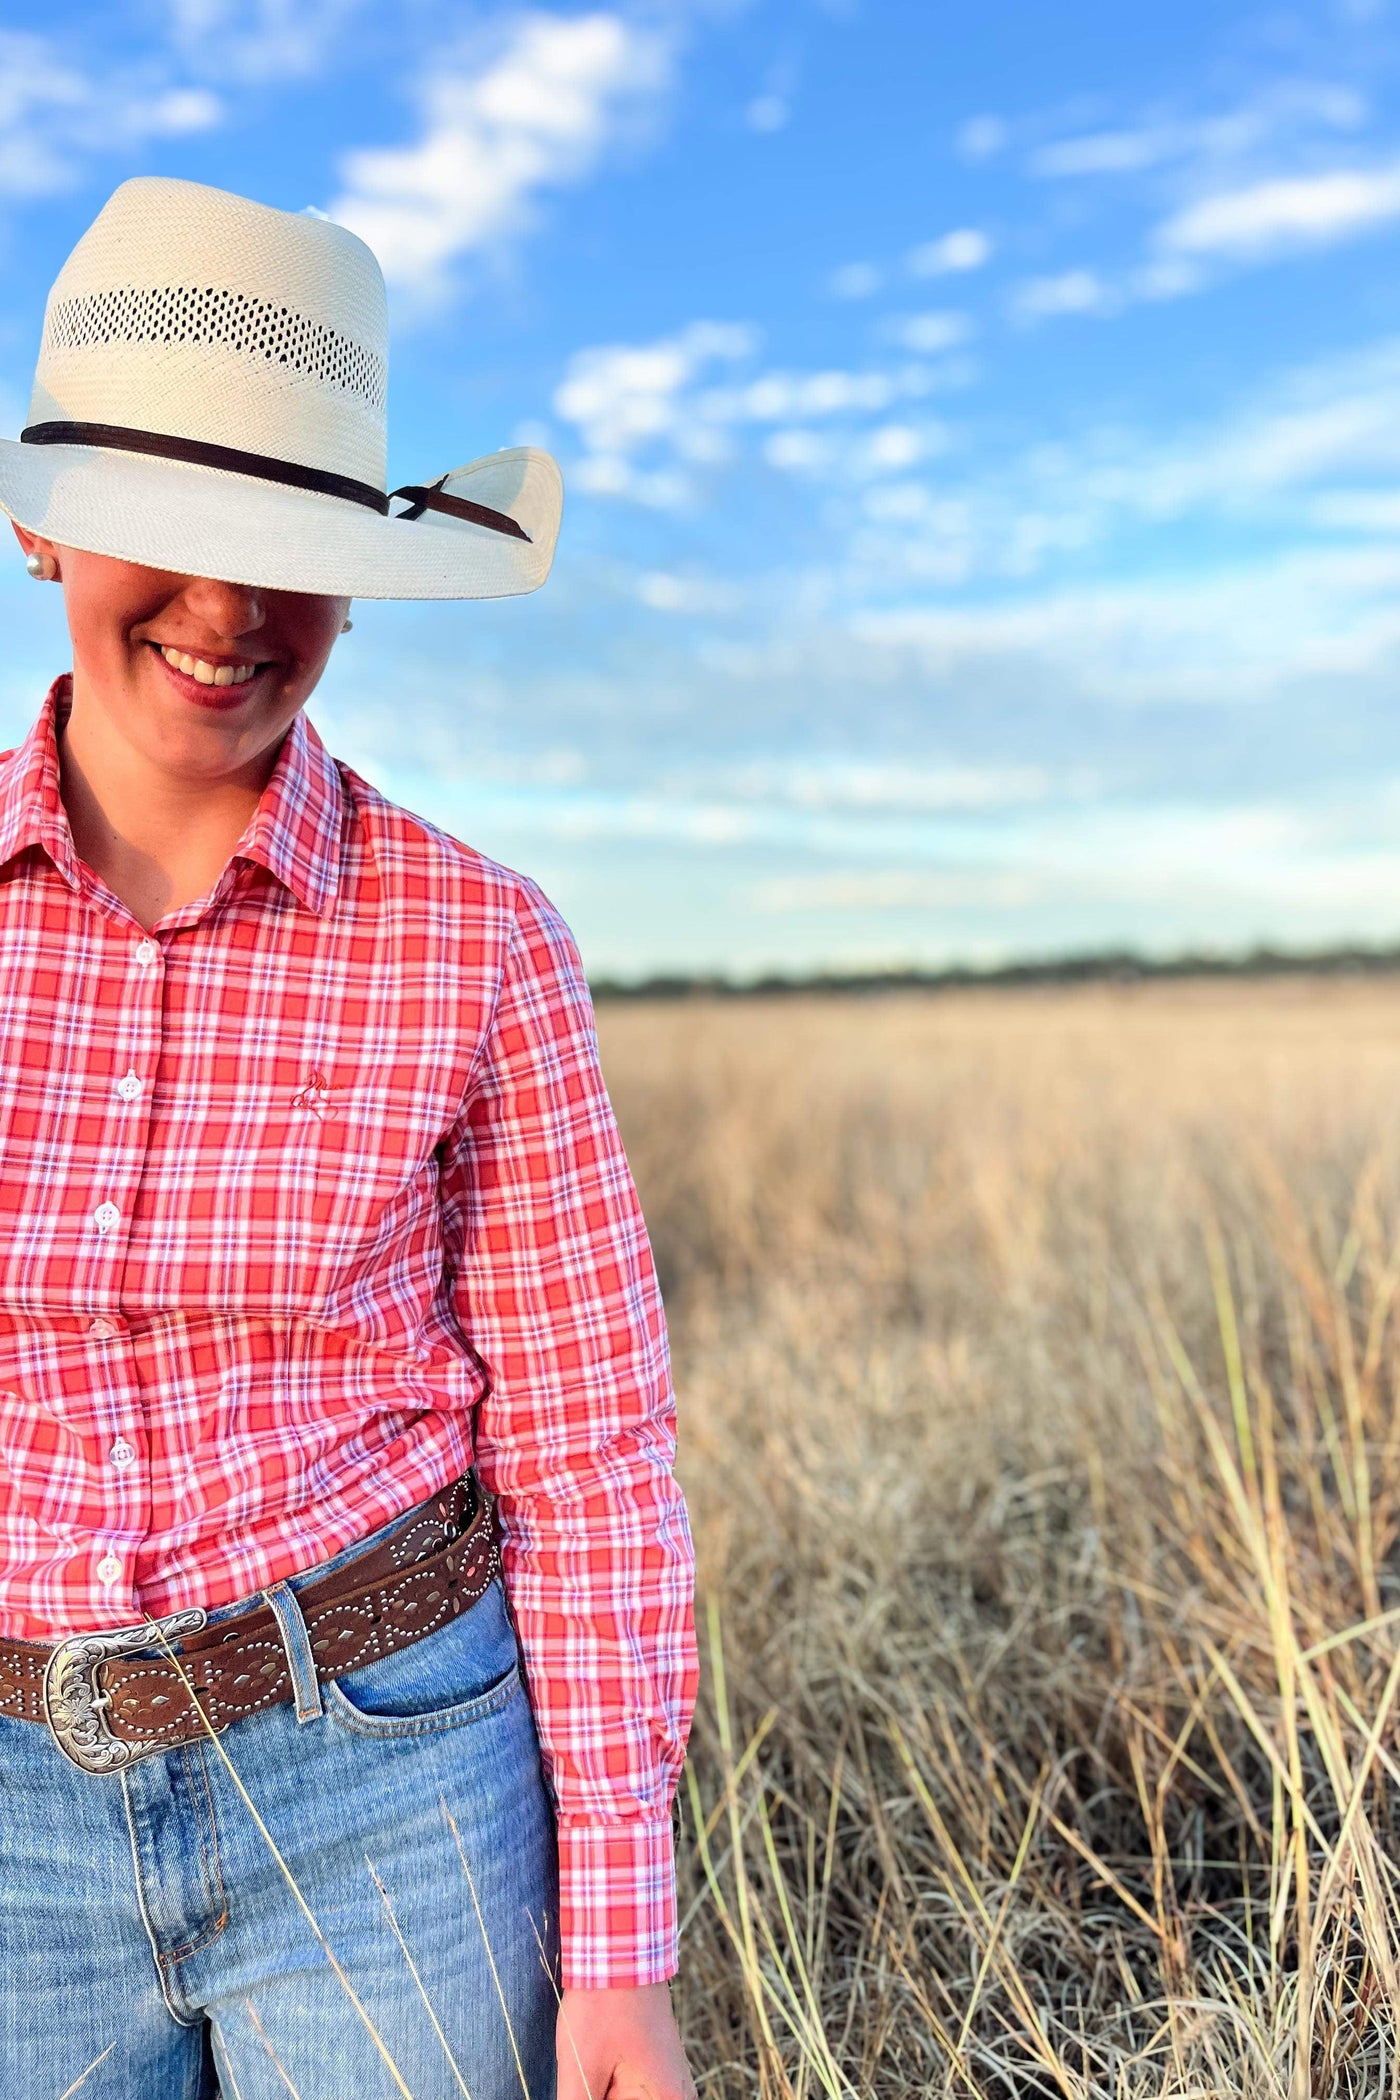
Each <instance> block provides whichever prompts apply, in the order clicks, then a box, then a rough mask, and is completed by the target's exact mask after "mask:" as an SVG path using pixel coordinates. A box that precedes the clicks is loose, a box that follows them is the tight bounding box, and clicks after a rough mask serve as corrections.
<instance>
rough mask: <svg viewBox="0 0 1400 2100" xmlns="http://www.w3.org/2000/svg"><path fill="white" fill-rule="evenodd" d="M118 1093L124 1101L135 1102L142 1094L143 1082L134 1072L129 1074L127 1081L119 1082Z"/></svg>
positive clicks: (121, 1080)
mask: <svg viewBox="0 0 1400 2100" xmlns="http://www.w3.org/2000/svg"><path fill="white" fill-rule="evenodd" d="M117 1092H118V1093H119V1094H120V1095H121V1097H122V1099H123V1101H134V1100H135V1099H136V1098H137V1096H138V1094H139V1093H140V1092H141V1082H140V1080H139V1079H138V1078H137V1076H136V1074H135V1073H134V1072H128V1073H127V1075H126V1077H125V1079H119V1080H118V1081H117Z"/></svg>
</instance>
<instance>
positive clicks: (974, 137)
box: [955, 116, 1010, 160]
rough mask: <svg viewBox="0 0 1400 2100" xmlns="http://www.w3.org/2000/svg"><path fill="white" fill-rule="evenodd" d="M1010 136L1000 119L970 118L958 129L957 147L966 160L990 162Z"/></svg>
mask: <svg viewBox="0 0 1400 2100" xmlns="http://www.w3.org/2000/svg"><path fill="white" fill-rule="evenodd" d="M1009 136H1010V134H1009V132H1008V130H1007V127H1006V125H1005V123H1004V122H1003V120H1002V119H1001V118H1000V117H991V116H980V117H969V118H968V120H967V122H966V123H965V124H962V125H960V126H959V127H958V133H957V138H956V141H955V143H956V146H957V149H958V152H959V153H960V154H961V155H962V158H963V159H964V160H990V159H991V158H992V156H993V155H994V154H997V153H1000V152H1001V150H1002V148H1003V146H1005V144H1006V142H1007V139H1008V137H1009Z"/></svg>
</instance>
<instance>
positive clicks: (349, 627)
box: [340, 620, 355, 634]
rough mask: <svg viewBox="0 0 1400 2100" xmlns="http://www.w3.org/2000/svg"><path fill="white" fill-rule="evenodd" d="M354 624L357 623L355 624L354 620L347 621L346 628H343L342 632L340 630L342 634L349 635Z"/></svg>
mask: <svg viewBox="0 0 1400 2100" xmlns="http://www.w3.org/2000/svg"><path fill="white" fill-rule="evenodd" d="M354 624H355V622H354V621H353V620H347V621H346V622H345V625H344V626H343V627H342V628H341V630H340V631H341V633H342V634H349V632H350V629H351V628H352V627H353V626H354Z"/></svg>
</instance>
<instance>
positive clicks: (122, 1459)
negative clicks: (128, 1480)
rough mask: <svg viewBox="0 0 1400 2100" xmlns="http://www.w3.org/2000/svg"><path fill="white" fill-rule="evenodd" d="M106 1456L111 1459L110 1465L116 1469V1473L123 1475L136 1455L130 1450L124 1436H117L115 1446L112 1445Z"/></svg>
mask: <svg viewBox="0 0 1400 2100" xmlns="http://www.w3.org/2000/svg"><path fill="white" fill-rule="evenodd" d="M107 1456H108V1458H110V1459H111V1461H112V1464H113V1465H114V1466H115V1467H116V1468H117V1469H118V1471H119V1472H123V1473H124V1472H125V1471H126V1469H127V1467H128V1466H129V1465H130V1464H131V1462H132V1460H133V1459H134V1458H135V1456H136V1453H135V1451H134V1450H133V1449H132V1447H131V1445H130V1444H129V1443H128V1442H127V1440H126V1438H125V1437H124V1436H119V1437H118V1438H117V1441H116V1442H115V1444H113V1446H112V1448H111V1450H110V1451H109V1452H108V1453H107Z"/></svg>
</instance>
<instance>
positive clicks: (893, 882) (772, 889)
mask: <svg viewBox="0 0 1400 2100" xmlns="http://www.w3.org/2000/svg"><path fill="white" fill-rule="evenodd" d="M1042 892H1043V878H1042V877H1041V876H1040V874H1039V872H1038V871H1036V872H1027V873H1025V874H1013V873H1011V872H1010V871H1009V870H989V869H981V868H958V869H953V868H949V869H929V868H878V869H877V868H859V869H851V870H849V871H843V872H841V873H838V874H830V875H770V876H767V877H765V878H764V879H763V880H762V881H759V882H754V883H750V884H749V885H748V887H747V888H746V890H745V892H744V902H745V903H746V904H747V905H748V907H749V909H750V910H752V911H762V912H783V913H786V912H832V911H879V912H885V911H949V910H957V909H959V908H961V909H963V910H966V909H968V908H969V907H970V908H973V909H976V908H977V907H979V906H982V907H985V906H988V905H994V906H999V907H1001V908H1002V909H1013V910H1014V909H1017V908H1019V907H1024V906H1026V905H1031V904H1036V903H1038V902H1039V901H1040V897H1041V895H1042Z"/></svg>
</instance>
